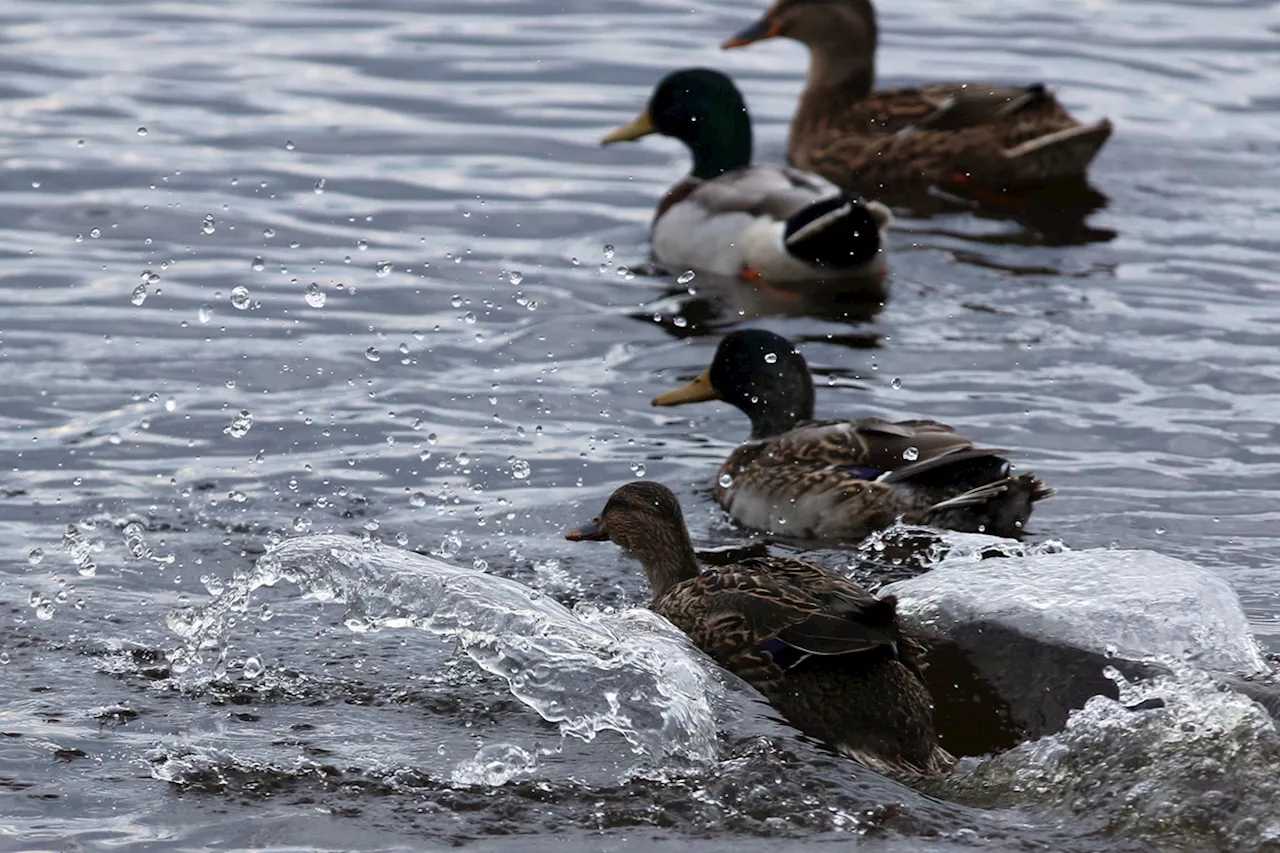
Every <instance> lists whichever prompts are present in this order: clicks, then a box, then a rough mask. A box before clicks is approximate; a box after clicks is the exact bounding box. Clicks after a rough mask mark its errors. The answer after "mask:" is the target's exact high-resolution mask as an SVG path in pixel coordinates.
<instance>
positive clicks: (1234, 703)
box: [946, 670, 1280, 851]
mask: <svg viewBox="0 0 1280 853" xmlns="http://www.w3.org/2000/svg"><path fill="white" fill-rule="evenodd" d="M1110 675H1111V677H1112V678H1113V679H1114V680H1115V681H1116V683H1117V685H1118V686H1119V689H1120V698H1119V701H1116V700H1112V699H1108V698H1105V697H1102V696H1097V697H1094V698H1093V699H1091V700H1090V701H1089V703H1088V704H1087V705H1085V707H1084V708H1083V709H1082V710H1080V711H1076V712H1074V713H1073V714H1072V715H1071V717H1070V719H1069V720H1068V722H1067V727H1066V729H1065V730H1063V731H1062V732H1060V733H1058V734H1055V735H1050V736H1048V737H1044V738H1041V739H1040V740H1037V741H1033V742H1031V743H1026V744H1022V745H1020V746H1017V747H1015V748H1013V749H1012V750H1009V751H1008V752H1006V753H1004V754H1002V755H998V756H995V757H993V758H988V759H984V760H982V761H972V760H971V761H967V762H965V763H964V764H962V765H961V768H960V772H959V773H958V774H957V775H956V776H955V777H954V778H953V779H951V780H949V781H948V783H947V785H946V787H947V788H948V789H950V791H951V793H952V794H953V795H954V794H959V795H962V796H966V797H973V798H977V799H981V800H982V801H984V804H986V805H1019V806H1022V805H1026V804H1027V803H1035V804H1038V805H1039V806H1041V807H1045V808H1048V809H1050V810H1054V811H1058V812H1061V813H1062V814H1063V816H1064V817H1065V816H1072V817H1078V816H1081V815H1091V816H1094V817H1095V818H1097V819H1100V820H1102V821H1105V823H1106V826H1107V828H1108V831H1116V830H1119V831H1121V832H1125V833H1135V832H1136V833H1141V834H1144V835H1157V836H1165V837H1170V836H1172V837H1176V838H1178V839H1181V840H1184V841H1189V842H1192V843H1191V844H1189V846H1187V847H1185V848H1179V849H1201V850H1202V849H1206V848H1218V849H1223V850H1237V851H1252V850H1275V849H1277V845H1280V735H1278V734H1277V732H1276V727H1275V723H1274V722H1273V721H1272V719H1271V717H1270V716H1268V714H1267V712H1266V711H1265V710H1264V709H1263V708H1262V707H1261V706H1259V705H1258V704H1256V703H1255V702H1253V701H1252V700H1250V699H1248V698H1247V697H1245V696H1242V695H1241V694H1239V693H1234V692H1231V691H1224V690H1223V689H1222V688H1221V687H1220V686H1219V685H1218V684H1217V683H1216V682H1215V681H1214V680H1213V679H1212V678H1211V677H1210V676H1208V675H1206V674H1203V673H1196V672H1191V671H1185V670H1184V671H1183V672H1181V673H1180V674H1179V675H1176V676H1172V675H1171V676H1162V677H1159V678H1155V679H1152V680H1150V681H1146V682H1141V683H1129V682H1127V681H1125V680H1124V679H1123V678H1122V677H1120V676H1119V674H1118V673H1116V672H1114V671H1111V672H1110Z"/></svg>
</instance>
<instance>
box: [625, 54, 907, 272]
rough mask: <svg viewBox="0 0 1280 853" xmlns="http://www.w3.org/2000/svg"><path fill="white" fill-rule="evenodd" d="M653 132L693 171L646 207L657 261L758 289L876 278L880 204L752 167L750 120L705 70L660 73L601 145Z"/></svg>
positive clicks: (738, 98)
mask: <svg viewBox="0 0 1280 853" xmlns="http://www.w3.org/2000/svg"><path fill="white" fill-rule="evenodd" d="M652 133H658V134H662V135H663V136H672V137H675V138H676V139H679V140H680V141H681V142H683V143H684V144H685V145H686V146H688V148H689V150H690V152H691V153H692V154H693V171H692V172H691V173H690V174H689V175H688V176H687V177H685V178H683V179H682V180H680V181H679V182H678V183H676V185H675V186H673V187H672V188H671V189H670V190H668V191H667V194H666V195H665V196H664V197H663V198H662V200H661V201H660V202H659V203H658V208H657V211H656V212H655V213H654V217H653V223H652V226H651V237H652V243H653V253H654V257H655V258H656V259H657V261H658V262H659V263H660V264H662V265H663V266H665V267H668V268H669V269H672V270H679V271H684V270H686V269H689V270H693V271H694V272H700V273H711V274H716V275H722V276H730V277H737V278H741V279H743V280H746V281H750V282H753V283H757V284H759V285H762V286H766V287H767V286H770V285H775V286H786V285H788V284H797V283H824V284H830V283H841V282H849V281H856V280H867V281H872V282H875V283H876V284H878V283H879V280H880V278H881V277H882V276H883V273H884V252H883V248H882V244H881V235H880V230H881V229H882V228H885V227H886V226H887V225H888V223H889V221H890V219H891V218H892V217H891V216H890V214H889V211H888V208H886V207H884V206H883V205H880V204H876V203H867V202H864V201H862V200H861V199H858V198H855V197H852V196H848V195H845V194H844V193H842V192H841V191H840V189H839V188H838V187H836V186H835V185H834V184H832V183H831V182H830V181H827V180H825V179H824V178H820V177H818V176H817V175H813V174H809V173H807V172H802V171H800V170H799V169H792V168H788V167H785V166H772V165H762V164H756V165H752V164H751V119H750V116H749V115H748V114H747V106H746V104H745V103H744V102H743V100H742V93H741V92H739V91H738V87H737V86H735V85H734V84H733V81H732V80H730V79H729V78H728V77H726V76H725V75H724V74H721V73H720V72H719V71H712V70H710V69H706V68H689V69H685V70H683V71H676V72H673V73H671V74H668V75H667V76H666V77H664V78H663V79H662V81H661V82H659V83H658V85H657V87H656V88H655V89H654V91H653V95H652V97H651V98H650V99H649V105H648V107H647V108H646V109H645V110H644V111H643V112H641V113H640V115H639V116H638V117H637V118H636V119H635V120H634V121H632V122H631V123H629V124H627V125H624V126H622V127H619V128H618V129H617V130H614V131H613V132H612V133H610V134H609V135H608V136H606V137H604V139H603V140H601V142H602V144H604V145H610V144H613V143H615V142H622V141H625V140H633V139H639V138H640V137H642V136H647V135H649V134H652Z"/></svg>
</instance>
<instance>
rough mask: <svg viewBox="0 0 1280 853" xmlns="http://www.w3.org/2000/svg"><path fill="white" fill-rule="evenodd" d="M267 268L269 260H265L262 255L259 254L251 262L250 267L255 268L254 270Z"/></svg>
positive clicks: (259, 270)
mask: <svg viewBox="0 0 1280 853" xmlns="http://www.w3.org/2000/svg"><path fill="white" fill-rule="evenodd" d="M266 268H267V262H266V261H264V260H263V259H262V257H261V256H258V257H256V258H254V259H253V260H252V261H250V262H249V269H251V270H253V271H254V272H262V271H263V270H264V269H266Z"/></svg>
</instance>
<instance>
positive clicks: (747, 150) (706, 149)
mask: <svg viewBox="0 0 1280 853" xmlns="http://www.w3.org/2000/svg"><path fill="white" fill-rule="evenodd" d="M683 142H684V144H685V145H687V146H689V151H691V152H692V153H693V171H692V172H691V174H692V175H693V177H695V178H700V179H702V180H704V181H706V180H711V179H712V178H718V177H719V176H721V175H723V174H724V173H725V172H732V171H734V170H735V169H745V168H746V167H747V166H750V165H751V119H750V118H749V117H748V116H747V111H746V109H745V108H742V109H723V110H717V111H715V112H712V113H710V114H708V115H706V116H704V117H703V118H702V120H701V121H698V122H695V123H694V124H693V126H692V130H691V131H690V133H689V134H688V135H687V136H685V137H683Z"/></svg>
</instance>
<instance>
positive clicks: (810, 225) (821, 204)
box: [783, 195, 880, 269]
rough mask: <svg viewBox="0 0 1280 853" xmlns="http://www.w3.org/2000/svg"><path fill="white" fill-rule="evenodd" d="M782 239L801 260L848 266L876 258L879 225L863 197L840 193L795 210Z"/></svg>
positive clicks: (821, 264)
mask: <svg viewBox="0 0 1280 853" xmlns="http://www.w3.org/2000/svg"><path fill="white" fill-rule="evenodd" d="M783 242H784V243H785V245H786V247H787V251H788V252H789V253H790V254H791V255H792V256H794V257H796V258H799V259H800V260H803V261H807V262H809V263H811V264H818V265H820V266H829V267H836V268H839V269H845V268H849V267H856V266H861V265H863V264H866V263H869V262H871V261H872V260H874V259H875V256H876V253H877V252H879V251H880V229H879V228H878V227H876V221H875V218H874V217H873V216H872V213H871V211H870V210H868V208H867V205H866V204H865V203H864V202H863V201H862V200H861V199H858V198H854V197H852V196H847V195H838V196H833V197H831V198H828V199H823V200H822V201H816V202H814V203H813V204H811V205H809V206H808V207H806V208H805V209H804V210H801V211H800V212H799V213H796V214H793V215H792V217H791V218H790V219H788V220H787V228H786V231H785V233H784V235H783Z"/></svg>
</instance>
